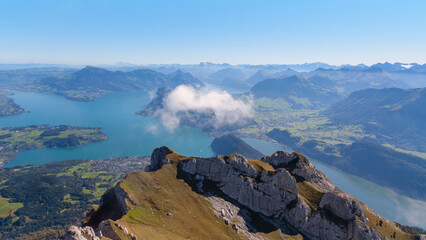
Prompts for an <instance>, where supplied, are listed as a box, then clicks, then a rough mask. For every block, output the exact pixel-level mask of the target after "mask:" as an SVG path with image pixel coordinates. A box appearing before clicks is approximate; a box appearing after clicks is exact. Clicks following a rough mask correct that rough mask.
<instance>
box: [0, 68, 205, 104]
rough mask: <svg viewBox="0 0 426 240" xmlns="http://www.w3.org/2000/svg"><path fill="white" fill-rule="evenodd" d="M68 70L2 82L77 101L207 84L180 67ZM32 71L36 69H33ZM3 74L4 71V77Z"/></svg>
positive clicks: (19, 88)
mask: <svg viewBox="0 0 426 240" xmlns="http://www.w3.org/2000/svg"><path fill="white" fill-rule="evenodd" d="M22 71H23V70H20V72H22ZM68 72H69V71H65V72H63V73H64V74H62V75H60V74H58V73H57V71H56V72H54V73H52V74H51V75H50V76H48V77H45V78H39V77H34V78H32V79H30V81H18V80H20V78H18V79H17V80H16V81H13V79H11V78H17V76H16V75H13V76H12V77H7V76H5V77H3V81H2V79H0V83H2V82H8V83H9V84H7V85H5V87H7V88H11V89H17V90H26V91H36V92H51V93H57V94H61V95H64V96H65V97H67V98H69V99H72V100H77V101H91V100H93V99H95V98H96V97H100V96H102V95H104V94H106V93H110V92H123V91H133V90H155V89H157V88H159V87H165V86H167V87H176V86H178V85H181V84H185V85H192V86H196V87H201V86H204V84H203V83H202V82H201V81H199V80H198V79H197V78H195V77H193V76H192V75H191V74H189V73H185V72H182V71H180V70H177V71H175V72H173V73H169V74H164V73H160V72H157V71H154V70H150V69H139V70H134V71H131V72H122V71H109V70H106V69H102V68H97V67H91V66H88V67H85V68H83V69H81V70H79V71H74V72H72V73H69V74H67V73H68ZM36 73H37V71H36ZM48 73H49V71H48ZM31 74H33V75H34V74H35V73H33V71H31V72H30V75H31ZM1 76H2V75H1V72H0V78H1ZM18 76H20V75H18ZM25 76H27V75H24V77H25Z"/></svg>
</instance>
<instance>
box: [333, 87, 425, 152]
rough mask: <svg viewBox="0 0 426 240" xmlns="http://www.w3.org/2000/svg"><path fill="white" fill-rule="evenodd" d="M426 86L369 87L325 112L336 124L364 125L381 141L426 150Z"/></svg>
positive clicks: (366, 129)
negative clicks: (407, 87) (405, 88)
mask: <svg viewBox="0 0 426 240" xmlns="http://www.w3.org/2000/svg"><path fill="white" fill-rule="evenodd" d="M425 106H426V88H419V89H408V90H404V89H398V88H387V89H365V90H360V91H357V92H354V93H352V94H350V95H349V97H347V98H345V99H343V100H342V101H340V102H338V103H336V104H334V105H333V106H331V107H330V108H329V109H328V110H327V111H325V114H326V115H327V116H328V117H330V118H331V119H332V121H333V122H334V123H336V124H349V125H358V124H360V125H362V126H363V127H364V129H365V131H367V132H369V133H373V134H375V135H376V136H377V137H378V140H379V141H380V140H383V141H386V142H388V143H392V144H395V145H396V146H399V147H401V148H404V149H411V150H417V151H423V152H424V151H426V146H425V144H424V143H425V142H426V120H425V119H426V107H425Z"/></svg>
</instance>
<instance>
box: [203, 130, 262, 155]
mask: <svg viewBox="0 0 426 240" xmlns="http://www.w3.org/2000/svg"><path fill="white" fill-rule="evenodd" d="M210 146H211V148H212V150H213V152H214V153H216V154H220V155H228V154H235V153H238V154H241V155H243V156H244V157H246V158H249V159H259V158H261V157H263V156H264V155H263V154H262V153H261V152H259V151H257V150H256V149H254V148H252V147H251V146H250V145H248V144H247V143H245V142H244V141H243V140H241V139H240V138H238V137H236V136H234V135H232V134H227V135H224V136H221V137H217V138H215V139H214V140H213V142H212V144H211V145H210Z"/></svg>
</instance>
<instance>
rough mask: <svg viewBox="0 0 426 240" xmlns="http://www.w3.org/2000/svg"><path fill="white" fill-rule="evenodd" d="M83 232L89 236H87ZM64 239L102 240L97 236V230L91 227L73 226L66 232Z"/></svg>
mask: <svg viewBox="0 0 426 240" xmlns="http://www.w3.org/2000/svg"><path fill="white" fill-rule="evenodd" d="M83 234H85V235H87V236H89V238H86V237H85V236H83ZM63 239H64V240H100V238H99V237H97V236H96V234H95V231H94V230H93V228H91V227H77V226H71V227H70V228H69V229H68V230H67V233H66V234H65V236H64V238H63Z"/></svg>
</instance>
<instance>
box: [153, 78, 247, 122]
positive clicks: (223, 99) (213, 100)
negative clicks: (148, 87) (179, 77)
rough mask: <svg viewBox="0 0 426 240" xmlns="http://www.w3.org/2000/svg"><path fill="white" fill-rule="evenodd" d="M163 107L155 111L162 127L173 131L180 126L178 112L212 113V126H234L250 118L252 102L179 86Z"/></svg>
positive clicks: (228, 95) (216, 92) (223, 92)
mask: <svg viewBox="0 0 426 240" xmlns="http://www.w3.org/2000/svg"><path fill="white" fill-rule="evenodd" d="M163 105H164V107H163V108H162V109H159V110H157V111H156V112H155V113H154V116H156V117H158V118H159V119H160V121H161V123H162V124H163V125H165V126H166V127H167V128H168V129H169V130H173V129H175V128H176V127H178V126H179V124H180V118H179V116H178V113H179V112H185V111H193V112H198V113H207V112H208V111H213V112H214V115H215V117H214V119H212V120H213V121H214V126H215V127H220V126H223V125H226V124H234V123H237V122H239V121H242V120H245V119H248V118H250V117H251V116H252V101H249V102H248V103H245V102H243V101H242V100H238V99H234V98H233V97H232V95H231V94H229V93H228V92H226V91H218V90H205V89H201V90H200V89H195V88H194V87H191V86H186V85H180V86H178V87H176V88H175V89H173V90H172V91H171V92H170V93H169V95H168V96H167V97H165V99H164V103H163Z"/></svg>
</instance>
